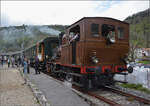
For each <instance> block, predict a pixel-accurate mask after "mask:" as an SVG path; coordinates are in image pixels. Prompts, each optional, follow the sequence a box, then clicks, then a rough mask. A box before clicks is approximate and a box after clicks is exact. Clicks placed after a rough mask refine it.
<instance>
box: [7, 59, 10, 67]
mask: <svg viewBox="0 0 150 106" xmlns="http://www.w3.org/2000/svg"><path fill="white" fill-rule="evenodd" d="M7 63H8V68H9V67H10V59H9V58H8V59H7Z"/></svg>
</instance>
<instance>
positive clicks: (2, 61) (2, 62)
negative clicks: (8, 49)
mask: <svg viewBox="0 0 150 106" xmlns="http://www.w3.org/2000/svg"><path fill="white" fill-rule="evenodd" d="M1 64H2V67H3V64H4V59H3V57H2V60H1Z"/></svg>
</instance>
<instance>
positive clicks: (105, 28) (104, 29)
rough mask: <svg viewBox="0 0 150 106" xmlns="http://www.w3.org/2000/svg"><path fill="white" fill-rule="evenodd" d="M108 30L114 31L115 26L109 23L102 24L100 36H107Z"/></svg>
mask: <svg viewBox="0 0 150 106" xmlns="http://www.w3.org/2000/svg"><path fill="white" fill-rule="evenodd" d="M110 31H112V32H113V33H115V26H113V25H109V24H103V25H102V36H104V37H107V36H108V34H109V32H110Z"/></svg>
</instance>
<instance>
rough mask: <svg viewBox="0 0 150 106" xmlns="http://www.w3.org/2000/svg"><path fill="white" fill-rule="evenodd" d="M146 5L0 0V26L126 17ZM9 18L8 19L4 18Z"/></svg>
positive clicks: (144, 2) (142, 2)
mask: <svg viewBox="0 0 150 106" xmlns="http://www.w3.org/2000/svg"><path fill="white" fill-rule="evenodd" d="M147 8H148V1H109V2H108V1H2V2H1V12H2V17H5V18H6V20H5V18H3V19H2V20H1V21H2V25H3V26H5V25H7V24H8V25H22V24H26V25H29V24H33V25H49V24H63V25H70V24H72V23H74V22H75V21H77V20H79V19H80V18H82V17H94V16H102V17H113V18H116V19H120V20H123V19H124V18H126V17H127V16H129V15H131V14H133V13H136V12H139V11H143V10H144V9H147ZM8 19H9V20H8ZM4 20H5V22H3V21H4Z"/></svg>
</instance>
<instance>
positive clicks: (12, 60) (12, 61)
mask: <svg viewBox="0 0 150 106" xmlns="http://www.w3.org/2000/svg"><path fill="white" fill-rule="evenodd" d="M14 63H15V59H14V57H12V58H11V64H12V67H14Z"/></svg>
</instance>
